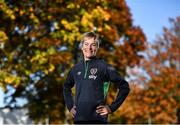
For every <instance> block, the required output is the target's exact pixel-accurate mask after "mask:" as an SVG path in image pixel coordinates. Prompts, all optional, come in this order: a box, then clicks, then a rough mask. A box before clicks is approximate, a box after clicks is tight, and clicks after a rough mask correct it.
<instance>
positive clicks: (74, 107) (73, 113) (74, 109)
mask: <svg viewBox="0 0 180 125" xmlns="http://www.w3.org/2000/svg"><path fill="white" fill-rule="evenodd" d="M70 113H71V115H72V117H73V118H74V117H75V115H76V106H73V107H72V109H71V110H70Z"/></svg>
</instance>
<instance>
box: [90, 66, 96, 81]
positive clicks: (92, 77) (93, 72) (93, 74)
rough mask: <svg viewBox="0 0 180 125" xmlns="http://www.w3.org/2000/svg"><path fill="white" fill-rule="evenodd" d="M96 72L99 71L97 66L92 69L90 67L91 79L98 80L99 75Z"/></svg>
mask: <svg viewBox="0 0 180 125" xmlns="http://www.w3.org/2000/svg"><path fill="white" fill-rule="evenodd" d="M96 72H97V68H91V69H90V73H91V75H89V79H94V80H96V78H97V75H95V74H96Z"/></svg>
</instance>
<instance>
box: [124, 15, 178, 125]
mask: <svg viewBox="0 0 180 125" xmlns="http://www.w3.org/2000/svg"><path fill="white" fill-rule="evenodd" d="M170 23H171V28H169V29H168V28H164V30H163V31H164V32H163V35H162V36H159V37H157V38H156V40H155V41H154V42H153V44H150V46H149V48H148V50H147V51H146V52H147V53H146V54H147V58H146V59H144V60H143V61H142V62H141V65H140V66H141V67H143V69H144V74H145V73H146V75H147V76H148V77H147V76H145V75H144V77H143V76H142V77H139V81H144V86H143V87H142V86H141V87H140V85H134V86H133V90H132V93H133V94H132V95H130V97H129V98H128V100H127V101H126V103H125V105H124V107H123V108H122V109H121V112H122V113H121V115H122V117H124V118H125V119H126V122H127V123H158V124H159V123H160V124H162V123H163V124H167V123H171V124H172V123H173V124H175V123H179V122H180V121H179V116H180V115H179V111H180V110H179V108H180V105H179V101H180V97H179V95H180V86H179V83H180V79H179V78H180V56H179V54H180V44H179V41H180V17H177V18H176V19H170ZM145 77H146V80H144V78H145ZM126 113H127V114H126Z"/></svg>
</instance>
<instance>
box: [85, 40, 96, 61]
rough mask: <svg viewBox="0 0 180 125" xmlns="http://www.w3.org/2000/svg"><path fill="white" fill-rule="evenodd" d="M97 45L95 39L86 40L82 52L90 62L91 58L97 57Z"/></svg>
mask: <svg viewBox="0 0 180 125" xmlns="http://www.w3.org/2000/svg"><path fill="white" fill-rule="evenodd" d="M97 49H98V48H97V43H96V41H94V38H89V37H87V38H85V39H84V42H83V45H82V52H83V55H84V59H85V60H89V59H90V58H91V57H94V56H96V52H97Z"/></svg>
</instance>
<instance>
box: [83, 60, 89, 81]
mask: <svg viewBox="0 0 180 125" xmlns="http://www.w3.org/2000/svg"><path fill="white" fill-rule="evenodd" d="M84 64H85V73H84V78H86V76H87V71H88V62H87V61H85V63H84Z"/></svg>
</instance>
